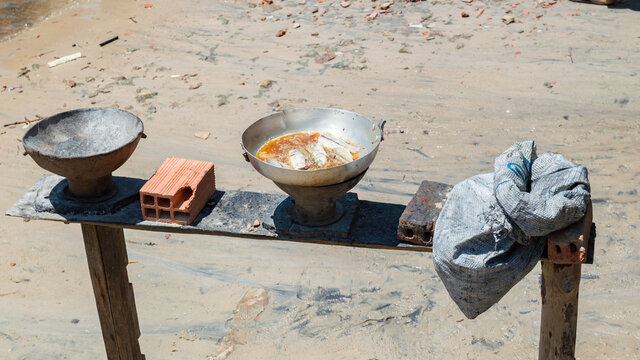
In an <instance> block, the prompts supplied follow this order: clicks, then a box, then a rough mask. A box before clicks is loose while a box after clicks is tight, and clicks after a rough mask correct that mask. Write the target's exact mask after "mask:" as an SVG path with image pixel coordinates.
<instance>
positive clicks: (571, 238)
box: [547, 203, 593, 264]
mask: <svg viewBox="0 0 640 360" xmlns="http://www.w3.org/2000/svg"><path fill="white" fill-rule="evenodd" d="M592 219H593V209H592V207H591V203H589V204H588V206H587V212H586V214H585V215H584V217H583V218H582V219H581V220H580V221H578V222H576V223H575V224H573V225H571V226H569V227H567V228H565V229H562V230H558V231H555V232H552V233H551V234H549V236H548V237H547V257H548V259H549V261H551V262H553V263H555V264H585V263H587V255H588V253H589V250H590V249H589V237H590V236H591V221H592Z"/></svg>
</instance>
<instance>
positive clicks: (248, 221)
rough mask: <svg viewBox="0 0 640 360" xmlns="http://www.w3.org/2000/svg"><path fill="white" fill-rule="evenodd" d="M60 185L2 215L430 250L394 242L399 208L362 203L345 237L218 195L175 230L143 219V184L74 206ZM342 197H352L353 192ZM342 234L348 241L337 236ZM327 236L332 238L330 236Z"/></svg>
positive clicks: (268, 206) (259, 202) (45, 186)
mask: <svg viewBox="0 0 640 360" xmlns="http://www.w3.org/2000/svg"><path fill="white" fill-rule="evenodd" d="M64 181H65V180H64V179H63V178H62V177H59V176H57V175H46V176H43V177H42V178H41V179H40V180H39V181H38V183H36V184H35V185H34V186H33V187H32V188H31V189H30V190H29V192H27V193H26V194H25V195H24V196H23V197H22V198H21V199H20V200H19V201H18V202H17V203H16V204H15V205H14V206H13V207H12V208H11V209H9V210H8V211H7V215H9V216H18V217H23V218H29V219H33V220H53V221H62V222H65V223H81V224H95V225H104V226H110V227H117V228H130V229H139V230H147V231H160V232H166V233H174V232H175V233H190V234H208V235H224V236H233V237H241V238H251V239H272V240H284V241H294V242H305V243H315V244H328V245H344V246H356V247H371V248H383V249H397V250H403V251H430V250H431V248H430V247H427V246H406V244H402V243H400V241H399V240H398V239H397V236H396V234H397V227H398V220H399V218H400V215H401V214H402V211H403V210H404V208H405V206H404V205H402V204H392V203H384V202H376V201H366V200H361V201H359V207H360V210H359V212H358V213H357V214H355V216H354V221H353V224H352V225H351V231H350V232H348V231H336V229H335V226H334V227H333V228H331V226H328V227H327V229H324V230H323V229H313V230H314V231H305V230H299V229H298V230H296V229H292V228H291V227H290V221H289V222H282V221H280V222H278V221H276V220H277V219H276V218H277V216H276V215H278V214H279V212H280V213H281V212H282V211H281V208H282V204H283V202H285V200H286V199H287V195H286V194H284V193H278V194H265V193H256V192H248V191H218V192H216V194H215V195H214V197H213V198H212V199H211V201H210V202H209V203H208V204H207V206H205V208H204V209H203V211H202V212H201V213H200V215H199V216H198V217H197V218H196V220H195V221H194V222H193V223H192V224H190V225H177V224H169V223H161V222H157V221H148V220H144V219H143V218H142V212H141V210H140V201H139V196H138V193H137V191H138V190H139V189H140V187H141V186H142V184H144V181H139V179H132V178H120V177H114V183H115V186H116V187H118V194H119V195H118V196H119V198H118V199H115V200H110V201H109V202H108V203H99V204H76V203H71V202H70V201H69V200H68V199H65V198H63V192H62V191H61V190H60V188H62V187H63V186H64ZM347 195H351V196H352V197H355V194H352V193H350V194H347ZM110 206H111V207H110ZM255 220H258V222H260V225H259V226H253V224H254V222H255ZM293 230H296V231H293ZM347 230H348V229H347ZM343 232H345V233H347V235H348V236H346V237H345V236H337V235H340V234H342V233H343ZM332 233H333V234H334V235H335V236H330V235H331V234H332Z"/></svg>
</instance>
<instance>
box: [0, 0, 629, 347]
mask: <svg viewBox="0 0 640 360" xmlns="http://www.w3.org/2000/svg"><path fill="white" fill-rule="evenodd" d="M145 4H149V5H152V6H151V7H145ZM347 4H349V5H347ZM387 6H388V9H387V10H385V9H383V8H386V7H387ZM639 10H640V3H639V2H636V1H632V0H626V1H625V0H622V1H620V3H619V4H618V5H616V6H613V7H605V6H596V5H591V4H588V3H579V2H570V1H566V0H565V1H562V0H560V1H558V2H557V3H555V2H553V1H549V0H547V1H535V0H525V1H520V2H515V1H486V0H485V1H480V0H473V1H469V2H466V1H460V0H455V1H454V0H447V1H439V0H431V1H423V2H409V3H404V2H397V3H394V4H388V3H384V2H383V1H382V0H378V1H376V2H371V1H370V0H365V1H353V0H352V1H351V2H348V3H340V2H339V1H335V2H331V1H330V0H324V1H318V0H285V1H281V0H273V2H272V3H271V4H268V3H263V4H259V3H258V1H246V0H238V1H221V0H215V1H205V0H184V1H167V0H149V1H148V2H142V1H124V0H102V1H96V0H81V1H79V2H78V3H75V5H73V6H72V7H70V8H69V9H67V10H66V11H63V12H62V14H61V15H59V16H55V17H52V18H49V19H48V20H46V21H44V22H43V23H40V24H38V25H35V26H34V27H32V28H30V29H28V30H27V31H25V32H23V33H21V34H19V35H17V36H16V37H14V38H12V39H10V40H7V41H4V42H2V43H0V87H1V89H0V121H1V123H2V124H5V123H12V122H19V121H23V120H24V119H25V118H27V119H35V118H36V117H37V116H38V115H40V116H48V115H51V114H54V113H57V112H60V111H64V110H68V109H74V108H82V107H92V106H109V107H111V106H113V107H119V108H121V109H126V110H128V111H131V112H133V113H135V114H137V115H138V116H139V117H140V118H141V119H142V120H143V121H144V125H145V133H146V134H147V135H148V138H147V139H145V140H143V141H141V143H140V145H139V146H138V148H137V150H136V152H135V153H134V154H133V156H132V157H131V158H130V160H129V161H128V162H127V163H126V164H125V165H124V166H123V167H122V168H120V169H119V170H118V171H116V175H126V176H132V177H141V178H148V177H150V176H151V175H152V174H153V172H154V170H155V169H156V168H157V167H158V166H160V164H161V163H162V161H163V160H164V158H166V157H168V156H176V157H185V158H193V159H199V160H209V161H213V162H215V164H216V178H217V184H218V188H220V189H227V190H237V189H243V190H252V191H265V192H278V191H279V190H278V189H277V188H276V186H275V185H274V184H273V183H271V182H270V181H269V180H267V179H266V178H263V177H262V176H260V175H259V174H258V173H257V172H256V171H255V170H253V168H251V166H250V165H249V164H247V163H245V162H244V161H243V159H242V156H241V151H240V145H239V142H240V135H241V133H242V132H243V130H244V129H245V128H246V127H247V126H249V125H250V124H251V123H252V122H254V121H255V120H257V119H259V118H260V117H262V116H264V115H266V114H269V113H271V112H273V111H277V110H280V109H287V108H294V107H336V108H342V109H347V110H352V111H355V112H358V113H361V114H364V115H366V116H369V117H370V118H372V119H374V120H376V121H377V120H380V119H386V120H387V126H386V139H385V141H384V142H383V143H382V145H381V147H380V152H379V153H378V156H377V158H376V160H375V161H374V163H373V165H372V167H371V168H370V169H369V172H368V173H367V175H366V176H365V178H364V179H363V180H362V182H361V183H360V184H359V185H358V186H357V187H356V188H355V189H354V191H355V192H357V193H358V195H359V197H360V198H361V199H368V200H372V199H374V200H376V201H386V202H391V203H398V204H406V203H407V202H408V201H409V199H410V197H411V195H412V194H413V193H414V192H415V190H416V189H417V187H418V185H419V183H420V182H421V181H422V180H424V179H429V180H434V181H441V182H448V183H452V184H453V183H456V182H459V181H461V180H463V179H465V178H467V177H469V176H472V175H474V174H478V173H485V172H491V171H492V169H493V165H492V164H493V158H494V157H495V156H497V155H498V154H499V153H501V152H502V151H503V150H505V149H506V148H507V147H509V145H510V144H512V143H513V142H515V141H519V140H526V139H534V140H536V141H537V142H538V149H539V150H540V151H554V152H560V153H562V154H564V155H565V156H566V157H567V158H569V159H571V160H572V161H574V162H576V163H579V164H584V165H586V166H587V167H588V169H589V175H590V181H591V186H592V189H591V190H592V197H593V202H594V221H595V222H596V224H597V226H598V238H597V243H596V250H595V263H594V264H593V265H588V266H583V277H582V283H581V288H580V307H579V322H578V335H577V338H578V340H577V350H576V352H577V357H578V358H580V359H591V358H598V359H637V358H639V355H638V354H640V319H638V316H637V313H638V308H639V305H640V300H639V298H638V294H640V267H639V266H638V261H639V260H640V251H639V248H638V238H640V236H639V235H640V231H638V227H637V224H638V223H639V222H640V206H639V200H640V194H639V193H638V182H639V181H640V160H639V159H640V142H639V140H638V139H639V138H640V98H639V97H638V94H640V21H638V19H639V15H640V14H639V13H638V11H639ZM462 12H466V13H467V14H469V16H468V17H463V14H462ZM505 16H507V18H505V20H503V17H505ZM508 16H512V17H513V20H514V21H513V22H512V23H510V24H505V22H509V21H510V20H511V19H510V18H508ZM298 25H299V26H298ZM281 30H285V31H286V33H285V34H284V35H283V36H280V37H277V36H276V34H277V33H278V32H279V31H281ZM116 35H117V36H118V37H119V39H118V40H116V41H114V42H112V43H110V44H108V45H106V46H104V47H100V46H98V44H99V43H100V42H102V41H104V40H107V39H109V38H112V37H114V36H116ZM76 52H81V53H82V57H81V58H80V59H78V60H75V61H72V62H69V63H66V64H62V65H59V66H56V67H53V68H49V67H48V66H47V65H46V63H47V62H49V61H51V60H53V59H54V57H61V56H65V55H69V54H72V53H76ZM23 68H24V69H23ZM26 70H29V71H28V72H26V73H24V72H25V71H26ZM20 73H24V74H23V75H21V76H18V75H19V74H20ZM268 80H270V83H269V81H268ZM269 84H270V85H269ZM25 130H26V129H24V128H23V125H17V126H13V127H1V128H0V173H1V174H2V176H1V177H0V189H1V190H0V192H1V194H2V196H0V209H2V211H4V210H6V209H8V208H9V207H10V206H11V205H12V204H13V203H14V202H15V201H17V200H18V199H19V198H20V196H21V195H22V194H24V193H25V192H26V191H27V190H28V189H29V188H30V187H31V186H32V185H33V184H34V183H35V182H36V180H37V179H38V178H39V177H40V176H42V175H43V174H45V173H46V172H45V171H44V170H42V169H41V168H39V167H38V166H37V165H36V164H35V163H34V162H33V161H32V160H31V159H30V158H29V157H24V156H22V147H21V144H20V139H21V137H22V135H23V134H24V132H25ZM203 131H204V132H210V134H211V135H210V137H209V138H208V139H206V140H202V139H200V138H197V137H195V136H194V134H195V133H196V132H203ZM0 221H1V223H0V224H1V226H0V358H1V359H100V358H105V357H106V356H105V353H104V347H103V342H102V337H101V334H100V326H99V323H98V317H97V312H96V308H95V302H94V299H93V295H92V290H91V283H90V279H89V276H88V272H87V264H86V258H85V253H84V249H83V243H82V239H81V235H80V228H79V226H77V225H64V224H62V223H49V222H37V221H31V222H28V223H27V222H24V221H23V220H22V219H18V218H9V217H2V218H0ZM126 236H127V240H128V243H127V246H128V250H129V258H130V259H131V260H135V261H137V262H136V263H133V264H130V265H129V266H128V270H129V276H130V279H131V280H132V282H133V285H134V289H135V295H136V302H137V306H138V316H139V320H140V327H141V331H142V336H141V337H140V344H141V347H142V350H143V353H145V354H146V355H147V359H207V358H212V359H224V358H228V359H365V360H366V359H380V360H382V359H447V358H453V359H460V358H469V359H493V358H495V359H533V358H536V357H537V346H538V336H539V325H540V307H541V304H540V268H539V267H537V268H536V269H535V270H534V271H532V272H531V273H530V274H529V275H528V276H527V277H526V278H525V279H524V280H523V281H522V282H520V283H519V284H518V285H517V286H516V287H514V288H513V289H512V290H511V291H510V292H509V293H508V294H507V296H505V297H504V298H503V299H502V300H501V301H500V302H499V303H498V304H497V305H495V306H494V307H493V308H491V309H490V310H489V311H487V312H486V313H484V314H483V315H481V316H479V317H478V318H477V319H476V320H472V321H471V320H467V319H465V318H464V316H463V315H462V313H461V312H460V311H459V310H458V309H457V307H456V306H455V304H454V303H453V302H452V301H451V300H450V298H449V297H448V295H447V293H446V291H445V289H444V287H443V285H442V283H441V282H440V280H439V279H438V277H437V275H436V274H435V271H434V270H433V266H432V258H431V255H430V254H422V253H405V252H397V251H386V250H367V249H355V248H353V249H352V248H345V247H331V246H320V245H309V244H299V243H285V242H278V241H258V240H246V239H234V238H226V237H211V236H196V235H176V234H173V235H171V236H169V237H167V236H165V234H164V233H145V232H139V231H126ZM251 289H253V290H251ZM256 289H264V290H266V293H263V292H260V291H259V290H256ZM250 290H251V291H252V292H253V293H256V292H260V294H261V296H263V298H262V300H265V299H264V296H266V298H267V299H268V301H262V302H261V303H262V304H264V303H265V302H268V304H266V305H264V306H263V307H264V308H260V309H258V312H260V310H261V311H262V312H261V313H259V315H257V317H256V320H253V318H252V319H250V321H246V319H245V321H240V320H237V319H235V318H237V317H238V315H237V314H235V315H234V310H235V309H236V306H237V304H238V302H240V300H241V299H242V297H243V295H244V294H245V293H247V291H250ZM254 315H255V314H254Z"/></svg>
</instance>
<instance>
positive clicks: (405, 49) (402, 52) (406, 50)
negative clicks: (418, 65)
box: [398, 47, 411, 54]
mask: <svg viewBox="0 0 640 360" xmlns="http://www.w3.org/2000/svg"><path fill="white" fill-rule="evenodd" d="M398 52H399V53H400V54H411V50H409V49H407V48H406V47H403V48H401V49H400V50H399V51H398Z"/></svg>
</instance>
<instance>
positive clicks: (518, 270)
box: [433, 141, 590, 319]
mask: <svg viewBox="0 0 640 360" xmlns="http://www.w3.org/2000/svg"><path fill="white" fill-rule="evenodd" d="M589 199H590V194H589V180H588V179H587V169H586V168H585V167H584V166H579V165H575V164H573V163H572V162H570V161H569V160H567V159H566V158H564V157H563V156H562V155H559V154H553V153H549V152H546V153H544V154H542V155H540V156H537V152H536V143H535V142H534V141H525V142H520V143H515V144H513V145H512V146H511V147H510V148H509V149H507V151H505V152H504V153H502V154H501V155H500V156H498V157H497V158H496V159H495V163H494V173H493V174H483V175H476V176H474V177H471V178H469V179H467V180H464V181H463V182H461V183H459V184H457V185H456V186H455V187H454V188H453V190H452V192H451V195H450V196H449V198H448V199H447V201H446V203H445V205H444V207H443V209H442V212H441V213H440V215H439V217H438V220H437V222H436V227H435V231H434V236H433V262H434V265H435V269H436V271H437V273H438V276H440V279H442V282H443V283H444V285H445V287H446V289H447V291H448V292H449V295H450V296H451V298H452V299H453V301H455V303H456V304H457V305H458V307H459V308H460V310H461V311H462V312H463V313H464V314H465V316H467V318H469V319H473V318H475V317H476V316H478V315H480V314H482V313H483V312H485V311H486V310H487V309H489V308H490V307H491V306H492V305H493V304H495V303H496V302H498V301H499V300H500V299H501V298H502V297H503V296H504V295H505V294H506V293H507V292H508V291H509V289H511V288H512V287H513V286H514V285H515V284H516V283H517V282H518V281H520V280H521V279H522V278H523V277H524V276H525V275H526V274H527V273H529V271H531V270H532V269H533V267H534V266H535V265H536V263H537V262H538V261H539V260H540V257H541V256H542V252H543V250H544V247H545V243H546V235H548V234H549V233H551V232H553V231H555V230H559V229H562V228H564V227H566V226H568V225H571V224H573V223H575V222H576V221H578V220H580V219H581V218H582V217H583V216H584V214H585V212H586V209H587V203H588V201H590V200H589Z"/></svg>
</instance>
